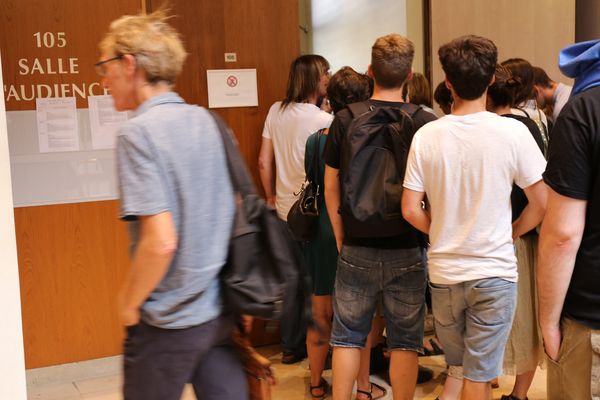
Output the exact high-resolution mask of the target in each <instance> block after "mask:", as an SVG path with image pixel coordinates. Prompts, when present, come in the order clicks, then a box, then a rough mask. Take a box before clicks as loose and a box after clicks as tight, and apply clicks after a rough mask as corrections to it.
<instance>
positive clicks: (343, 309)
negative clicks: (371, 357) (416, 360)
mask: <svg viewBox="0 0 600 400" xmlns="http://www.w3.org/2000/svg"><path fill="white" fill-rule="evenodd" d="M424 260H425V259H424V257H423V252H422V250H421V249H420V248H411V249H377V248H371V247H358V246H343V247H342V251H341V253H340V257H339V259H338V269H337V274H336V279H335V286H334V291H333V328H332V332H331V345H332V346H337V347H353V348H363V347H364V346H365V341H366V339H367V335H368V334H369V331H370V330H371V321H372V319H373V316H374V313H375V308H376V305H377V303H378V301H380V300H381V302H382V305H383V315H384V317H385V322H386V331H387V344H388V347H389V349H390V350H410V351H417V352H422V351H423V319H424V317H425V288H426V285H427V284H426V280H427V272H426V265H425V261H424Z"/></svg>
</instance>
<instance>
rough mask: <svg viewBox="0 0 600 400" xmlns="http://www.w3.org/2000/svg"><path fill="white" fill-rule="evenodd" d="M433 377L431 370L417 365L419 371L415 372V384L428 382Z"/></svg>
mask: <svg viewBox="0 0 600 400" xmlns="http://www.w3.org/2000/svg"><path fill="white" fill-rule="evenodd" d="M432 379H433V370H432V369H430V368H427V367H423V366H422V365H419V373H418V374H417V384H420V383H425V382H429V381H430V380H432Z"/></svg>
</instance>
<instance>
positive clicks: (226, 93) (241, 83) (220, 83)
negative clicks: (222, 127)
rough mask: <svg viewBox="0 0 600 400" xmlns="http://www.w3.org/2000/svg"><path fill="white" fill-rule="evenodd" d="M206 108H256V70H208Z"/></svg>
mask: <svg viewBox="0 0 600 400" xmlns="http://www.w3.org/2000/svg"><path fill="white" fill-rule="evenodd" d="M206 80H207V83H208V107H209V108H226V107H254V106H258V89H257V85H256V69H209V70H207V71H206Z"/></svg>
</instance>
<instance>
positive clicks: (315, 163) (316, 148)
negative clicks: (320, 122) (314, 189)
mask: <svg viewBox="0 0 600 400" xmlns="http://www.w3.org/2000/svg"><path fill="white" fill-rule="evenodd" d="M324 131H325V128H323V129H319V130H318V131H317V132H316V135H315V136H316V137H315V144H314V145H313V154H312V160H311V162H310V164H309V165H308V171H307V177H308V180H311V181H312V182H314V183H316V184H317V185H318V186H321V184H320V182H319V180H320V178H321V163H320V162H319V160H320V159H321V157H320V153H321V137H322V136H323V132H324ZM315 169H316V170H317V174H316V175H315Z"/></svg>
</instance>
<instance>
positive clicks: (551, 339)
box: [542, 325, 562, 361]
mask: <svg viewBox="0 0 600 400" xmlns="http://www.w3.org/2000/svg"><path fill="white" fill-rule="evenodd" d="M542 337H543V338H544V348H545V349H546V354H547V355H548V357H550V358H551V359H552V360H554V361H557V359H558V350H559V349H560V342H561V341H562V336H561V333H560V326H558V325H556V326H549V327H542Z"/></svg>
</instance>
